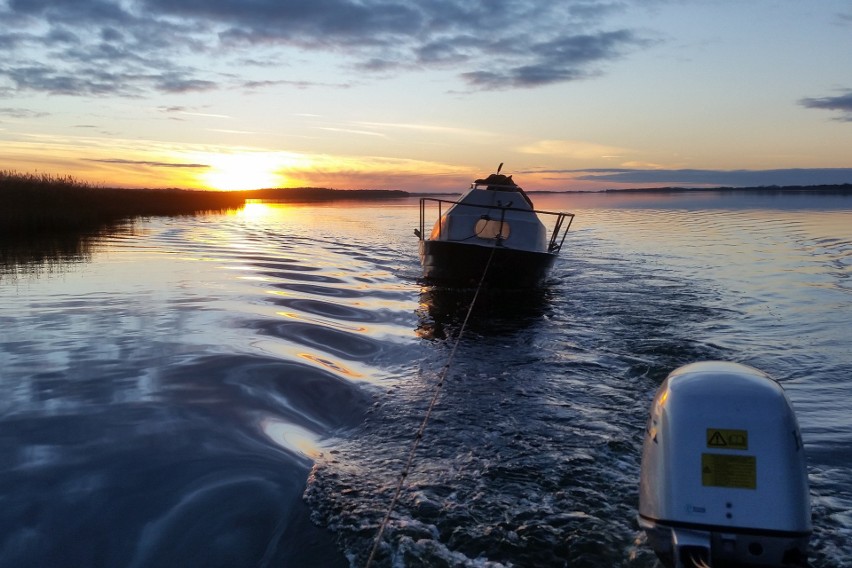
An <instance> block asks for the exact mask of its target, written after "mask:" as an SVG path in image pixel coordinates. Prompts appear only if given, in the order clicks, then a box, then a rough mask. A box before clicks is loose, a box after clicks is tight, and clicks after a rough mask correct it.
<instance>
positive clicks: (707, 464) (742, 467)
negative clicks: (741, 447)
mask: <svg viewBox="0 0 852 568" xmlns="http://www.w3.org/2000/svg"><path fill="white" fill-rule="evenodd" d="M701 485H704V486H705V487H733V488H738V489H757V458H755V457H754V456H741V455H732V454H701Z"/></svg>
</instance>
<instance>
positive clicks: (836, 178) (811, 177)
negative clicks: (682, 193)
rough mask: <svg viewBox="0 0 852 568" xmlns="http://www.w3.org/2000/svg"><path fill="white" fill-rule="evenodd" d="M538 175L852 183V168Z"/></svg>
mask: <svg viewBox="0 0 852 568" xmlns="http://www.w3.org/2000/svg"><path fill="white" fill-rule="evenodd" d="M531 173H533V172H531ZM534 173H538V174H541V173H551V174H554V173H556V174H583V175H579V176H576V175H572V176H571V177H572V179H577V180H582V181H598V182H610V183H626V184H666V185H685V186H722V187H760V186H773V185H779V186H783V185H837V184H846V183H852V168H793V169H775V170H698V169H684V170H664V169H655V170H643V169H628V168H599V169H586V170H536V171H535V172H534Z"/></svg>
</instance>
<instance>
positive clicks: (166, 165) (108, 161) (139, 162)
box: [85, 158, 210, 168]
mask: <svg viewBox="0 0 852 568" xmlns="http://www.w3.org/2000/svg"><path fill="white" fill-rule="evenodd" d="M85 161H86V162H99V163H102V164H121V165H125V166H150V167H154V168H209V167H210V166H209V165H208V164H191V163H178V162H148V161H144V160H122V159H120V158H105V159H101V160H97V159H89V158H87V159H85Z"/></svg>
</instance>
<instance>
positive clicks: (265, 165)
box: [200, 152, 292, 190]
mask: <svg viewBox="0 0 852 568" xmlns="http://www.w3.org/2000/svg"><path fill="white" fill-rule="evenodd" d="M205 159H206V160H207V162H208V163H209V164H210V169H209V170H208V171H207V172H206V173H204V174H202V175H201V176H200V181H201V182H202V183H203V184H204V185H205V186H207V187H208V188H210V189H218V190H232V189H262V188H268V187H284V185H285V184H286V181H287V180H286V178H285V177H284V176H283V175H282V174H281V170H282V169H283V168H284V167H285V166H286V163H287V162H288V161H292V160H290V159H289V158H287V157H284V156H281V155H280V154H276V153H268V152H252V153H240V154H215V155H210V156H207V157H206V158H205Z"/></svg>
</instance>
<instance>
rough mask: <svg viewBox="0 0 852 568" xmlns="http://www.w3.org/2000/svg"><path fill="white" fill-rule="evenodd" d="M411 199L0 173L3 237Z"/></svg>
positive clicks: (364, 192)
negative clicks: (255, 203) (105, 183)
mask: <svg viewBox="0 0 852 568" xmlns="http://www.w3.org/2000/svg"><path fill="white" fill-rule="evenodd" d="M408 195H409V194H407V193H406V192H404V191H384V190H351V191H349V190H335V189H326V188H313V187H303V188H278V189H259V190H251V191H199V190H187V189H126V188H107V187H95V186H92V185H90V184H87V183H85V182H80V181H77V180H75V179H74V178H71V177H55V176H50V175H33V174H17V173H13V172H3V171H0V203H2V207H0V236H13V235H37V234H44V233H63V232H75V233H98V232H103V231H107V232H108V231H109V230H111V229H113V228H115V227H117V226H121V225H123V224H128V223H130V222H132V220H133V219H135V218H138V217H142V218H145V217H155V216H181V215H196V214H198V213H204V212H216V211H228V210H237V209H239V208H241V207H243V206H244V205H245V202H246V200H249V199H258V200H264V201H278V202H287V203H312V202H320V201H336V200H345V199H359V200H365V199H393V198H400V197H408Z"/></svg>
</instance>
